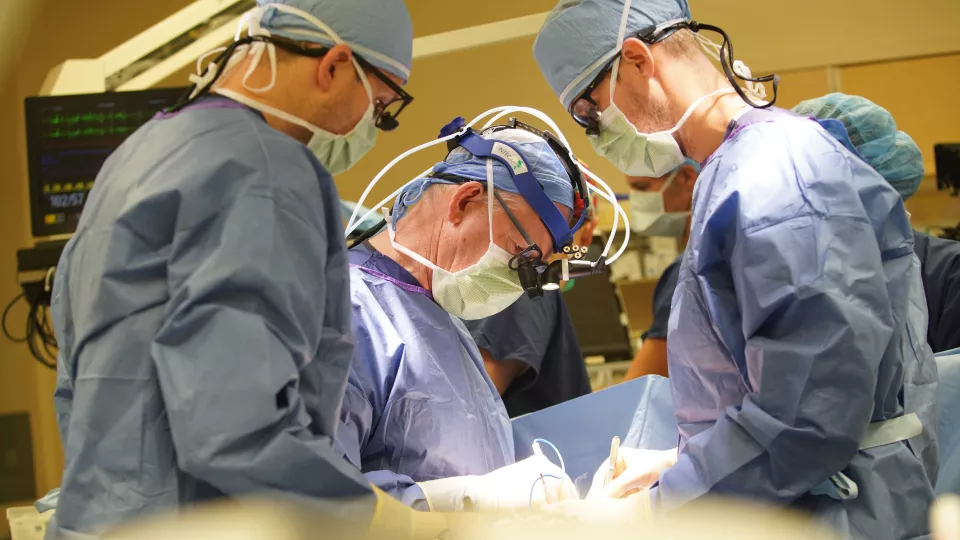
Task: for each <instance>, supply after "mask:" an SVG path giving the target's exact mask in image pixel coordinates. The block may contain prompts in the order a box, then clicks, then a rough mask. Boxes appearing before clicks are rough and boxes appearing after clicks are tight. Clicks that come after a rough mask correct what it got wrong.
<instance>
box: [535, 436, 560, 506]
mask: <svg viewBox="0 0 960 540" xmlns="http://www.w3.org/2000/svg"><path fill="white" fill-rule="evenodd" d="M539 443H544V444H546V445H547V446H549V447H550V448H553V451H554V452H555V453H556V454H557V458H559V459H560V470H561V471H563V473H564V474H566V473H567V467H566V466H565V465H564V463H563V456H562V455H560V450H557V447H556V446H554V444H553V443H552V442H550V441H548V440H546V439H534V440H533V447H534V452H535V453H537V454H539V455H540V456H541V457H543V454H541V453H540V450H539ZM544 478H556V479H557V480H560V483H561V484H562V483H563V480H564V479H563V478H561V477H559V476H557V475H555V474H541V475H540V478H537V479H536V480H535V481H534V482H533V485H531V486H530V502H529V503H528V504H529V505H530V506H533V491H534V490H535V489H537V484H539V483H542V482H543V479H544ZM544 490H546V486H545V485H544ZM543 495H544V497H546V496H547V493H546V491H544V494H543Z"/></svg>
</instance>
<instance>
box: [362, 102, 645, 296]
mask: <svg viewBox="0 0 960 540" xmlns="http://www.w3.org/2000/svg"><path fill="white" fill-rule="evenodd" d="M516 113H522V114H527V115H530V116H533V117H535V118H537V119H539V120H541V121H542V122H543V123H544V124H546V125H547V126H548V128H549V129H550V131H546V130H539V129H537V128H534V127H533V126H530V125H529V124H525V123H523V122H520V121H518V120H517V119H516V118H510V119H509V121H508V122H506V123H505V124H499V125H498V124H497V122H498V121H500V120H501V119H502V118H504V117H506V116H509V115H514V114H516ZM488 118H489V119H488ZM484 119H488V120H487V121H486V123H485V124H484V125H483V126H482V128H480V130H479V131H477V130H474V129H473V126H475V125H477V124H478V123H480V122H481V121H483V120H484ZM504 129H523V130H525V131H528V132H532V133H534V134H536V135H537V136H539V137H540V138H542V139H543V140H544V141H545V142H546V143H547V145H548V146H549V147H550V148H551V149H552V150H553V151H554V153H555V154H556V155H557V157H558V158H559V159H560V162H561V163H562V164H563V167H564V168H565V169H566V171H567V174H568V175H569V176H570V178H571V183H572V189H573V190H574V201H575V206H577V208H574V217H573V219H572V220H571V221H572V222H573V223H572V224H567V223H563V224H561V223H558V219H557V216H555V215H551V214H559V212H558V211H556V207H555V206H553V205H552V204H550V205H549V207H548V206H547V205H546V204H543V202H542V201H540V200H539V199H538V198H543V197H545V196H544V195H543V193H542V188H539V185H538V183H536V181H535V180H534V179H533V175H532V174H529V175H526V174H525V175H524V176H522V177H521V176H520V175H514V180H515V181H516V183H517V186H518V189H519V190H520V191H521V195H522V196H523V197H524V199H525V200H526V201H527V202H528V204H530V206H531V207H532V208H533V209H534V210H535V211H537V214H538V215H539V216H540V218H541V221H543V223H544V225H545V226H546V227H547V229H548V230H549V231H550V233H551V236H552V237H553V238H554V250H555V251H556V252H557V253H558V254H560V255H561V257H560V258H559V259H558V260H555V261H553V262H550V263H549V264H548V263H546V262H544V261H543V260H542V258H541V257H542V253H543V251H542V249H541V248H539V246H537V245H536V244H535V243H533V242H531V241H530V240H529V239H527V242H528V244H529V247H528V248H526V249H525V250H523V251H522V252H521V253H519V254H517V255H516V256H514V257H513V258H512V259H511V261H510V267H511V268H512V269H514V270H516V271H517V274H518V276H519V279H520V283H521V285H522V287H523V289H524V290H525V291H526V292H527V295H528V296H530V297H531V298H536V297H539V296H542V295H543V291H550V290H557V289H559V288H560V282H561V281H566V280H570V279H576V278H579V277H585V276H589V275H594V274H599V273H601V272H603V270H604V269H605V268H606V266H607V265H609V264H611V263H613V262H614V261H616V260H617V259H618V258H619V257H620V256H621V255H622V254H623V253H624V252H625V251H626V249H627V245H628V243H629V240H630V224H629V218H628V216H627V214H626V212H625V211H624V210H623V208H622V207H621V206H620V204H619V203H618V202H617V198H616V194H615V193H614V192H613V190H612V189H611V188H610V186H609V185H608V184H607V183H606V182H605V181H604V180H603V179H601V178H600V177H598V176H597V175H596V174H594V173H593V172H591V171H590V170H589V169H587V168H586V167H585V166H583V164H582V163H581V162H580V161H579V160H577V159H576V157H575V156H574V155H573V153H572V152H571V151H570V145H569V143H568V142H567V139H566V137H564V135H563V133H562V131H561V130H560V128H559V127H558V126H557V124H556V123H555V122H554V121H553V119H551V118H550V117H549V116H547V115H546V114H545V113H543V112H541V111H539V110H537V109H534V108H530V107H518V106H504V107H496V108H493V109H490V110H489V111H486V112H484V113H482V114H480V115H479V116H477V117H476V118H474V119H473V120H472V121H470V122H469V123H466V122H463V119H462V118H458V119H455V120H454V122H451V123H450V124H448V125H447V126H445V127H444V129H443V130H442V131H441V133H440V137H439V138H437V139H435V140H432V141H428V142H426V143H423V144H421V145H418V146H416V147H414V148H411V149H409V150H407V151H406V152H403V153H402V154H400V155H399V156H397V157H396V158H394V159H393V160H392V161H391V162H390V163H388V164H387V166H386V167H384V168H383V169H382V170H381V171H380V172H379V173H377V175H376V176H375V177H374V178H373V180H372V181H371V182H370V184H369V185H367V187H366V189H365V190H364V192H363V194H362V195H361V196H360V199H359V200H358V201H357V206H356V208H355V209H354V211H353V213H352V214H351V216H350V219H349V221H348V222H347V228H346V231H345V235H346V236H349V235H350V234H351V233H353V231H354V230H355V229H356V228H357V227H358V226H359V225H360V224H361V223H362V222H364V221H365V220H367V219H369V218H370V217H371V216H372V215H374V214H375V213H376V212H378V210H377V209H379V208H383V207H385V206H386V205H387V204H388V203H390V202H391V201H393V200H394V199H395V198H396V197H397V196H398V195H400V193H401V192H402V191H403V189H404V187H406V185H407V184H409V183H411V182H414V181H416V180H417V179H419V178H422V177H423V176H426V175H428V174H430V173H431V171H432V170H433V168H432V167H431V168H429V169H427V170H425V171H424V172H423V173H421V174H419V175H417V176H415V177H414V178H413V179H411V180H410V181H409V182H405V183H404V185H403V186H401V187H400V188H399V189H397V190H396V191H394V192H393V193H391V194H390V195H389V196H387V197H386V198H384V199H383V200H382V201H380V202H379V203H378V204H377V205H374V206H373V207H372V209H371V210H369V211H367V212H366V214H364V215H362V216H360V215H358V214H359V213H360V209H361V208H362V207H363V206H364V204H363V203H364V201H365V200H366V198H367V197H368V196H369V195H370V192H371V191H372V190H373V187H374V186H375V185H376V184H377V183H378V182H379V181H380V180H381V179H382V178H383V177H384V176H385V175H386V173H387V172H389V170H390V169H392V168H393V167H394V166H396V165H397V163H399V162H400V161H402V160H404V159H406V158H407V157H409V156H411V155H413V154H415V153H417V152H419V151H421V150H425V149H427V148H430V147H432V146H435V145H438V144H442V143H446V144H447V148H448V151H451V150H452V149H454V148H457V147H458V146H462V147H463V148H465V149H466V150H468V151H470V152H471V153H472V154H474V155H475V156H478V157H486V158H488V159H494V160H499V161H501V162H503V163H504V164H505V165H508V164H507V162H506V161H505V160H504V159H503V154H504V152H505V151H507V152H508V153H509V150H510V149H511V148H512V147H510V145H509V144H507V143H503V142H500V141H497V139H496V133H497V132H498V131H501V130H504ZM491 142H492V145H491ZM485 143H486V144H485ZM513 154H515V155H513V156H512V157H514V158H516V157H517V155H519V158H520V159H521V160H523V159H524V157H523V155H522V152H519V151H518V150H516V149H513ZM508 169H509V170H511V174H514V173H513V170H512V168H511V167H510V166H509V165H508ZM531 184H533V187H531ZM593 196H599V197H600V198H601V199H603V200H606V201H607V202H609V203H610V204H611V205H612V206H613V209H614V214H613V228H612V231H611V234H610V236H609V238H608V239H607V242H606V244H605V245H604V249H603V252H602V253H601V254H600V255H599V257H597V259H596V260H593V261H589V260H587V259H586V258H585V257H586V254H587V246H577V245H575V244H574V243H573V237H574V233H575V232H576V230H577V229H578V228H579V226H580V225H581V224H582V222H583V219H584V214H585V213H586V212H585V211H586V207H587V206H588V205H589V204H590V202H589V201H590V200H591V199H593V198H594V197H593ZM551 211H552V212H551ZM560 219H562V218H560ZM621 219H622V220H623V238H622V242H621V245H620V247H619V249H618V250H617V251H616V253H614V254H613V255H612V256H611V255H610V251H611V250H612V248H613V243H614V241H615V238H616V233H617V231H618V227H619V225H620V220H621ZM514 223H515V224H517V223H518V222H517V221H516V220H515V219H514ZM521 233H522V234H523V235H524V236H525V237H527V235H526V234H525V233H524V231H522V229H521Z"/></svg>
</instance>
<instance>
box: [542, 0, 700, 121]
mask: <svg viewBox="0 0 960 540" xmlns="http://www.w3.org/2000/svg"><path fill="white" fill-rule="evenodd" d="M625 8H627V9H629V11H628V12H627V22H626V31H625V33H624V39H626V38H628V37H630V36H633V35H635V34H636V33H637V32H639V31H640V30H643V29H646V28H650V27H652V26H658V25H662V24H663V23H666V22H671V21H678V20H689V19H690V7H689V6H688V5H687V0H632V1H631V0H560V2H559V3H558V4H557V6H556V7H554V8H553V10H552V11H551V12H550V13H549V14H548V15H547V20H546V22H545V23H544V24H543V28H541V29H540V33H539V34H537V40H536V41H535V42H534V43H533V56H534V58H536V60H537V65H538V66H540V71H541V72H542V73H543V76H544V77H546V79H547V82H548V83H550V88H552V89H553V92H554V93H555V94H556V95H557V97H559V98H560V102H561V103H563V106H564V108H566V109H569V108H570V103H571V102H572V101H573V100H574V98H576V97H577V96H579V95H580V94H581V93H582V92H583V91H584V90H586V88H587V85H589V84H590V82H591V81H592V80H593V79H595V78H596V76H597V75H598V74H599V73H600V70H602V69H603V66H604V65H606V63H607V61H609V60H610V59H611V58H613V57H614V55H615V54H616V53H617V52H619V50H620V47H621V45H622V43H618V42H617V37H618V36H619V31H620V20H621V17H622V15H623V13H624V9H625Z"/></svg>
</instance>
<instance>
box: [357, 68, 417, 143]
mask: <svg viewBox="0 0 960 540" xmlns="http://www.w3.org/2000/svg"><path fill="white" fill-rule="evenodd" d="M354 58H356V59H357V63H358V64H360V66H361V67H362V68H363V69H365V70H367V71H369V72H371V73H373V75H374V76H375V77H376V78H378V79H380V80H381V81H382V82H383V84H385V85H387V88H389V89H390V91H391V92H393V93H394V94H396V95H397V98H396V99H393V100H391V101H389V102H388V103H384V102H382V101H380V100H379V99H378V100H376V102H374V104H373V107H374V115H375V116H376V118H377V127H378V128H379V129H381V130H383V131H393V130H395V129H397V127H398V126H400V122H398V121H397V117H398V116H400V113H401V112H403V110H404V109H406V108H407V105H409V104H410V103H411V102H413V96H411V95H410V94H409V93H407V91H406V90H404V89H403V88H400V86H399V85H398V84H397V83H395V82H393V81H392V80H391V79H390V77H387V75H386V74H385V73H384V72H383V71H381V70H380V68H378V67H376V66H374V65H373V64H371V63H370V62H367V61H366V60H364V59H363V57H362V56H360V55H359V54H354Z"/></svg>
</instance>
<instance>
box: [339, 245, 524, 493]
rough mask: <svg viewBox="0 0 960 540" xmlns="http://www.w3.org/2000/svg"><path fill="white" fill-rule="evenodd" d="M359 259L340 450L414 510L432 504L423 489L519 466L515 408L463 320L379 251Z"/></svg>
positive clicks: (355, 258) (356, 251)
mask: <svg viewBox="0 0 960 540" xmlns="http://www.w3.org/2000/svg"><path fill="white" fill-rule="evenodd" d="M349 257H350V265H351V270H350V278H351V279H350V282H351V283H350V286H351V297H352V299H353V334H354V339H355V341H356V353H355V357H354V361H353V367H352V369H351V371H350V378H349V382H348V385H347V391H346V396H345V398H344V402H343V409H342V411H341V415H340V416H341V426H340V429H339V431H338V432H337V447H338V448H339V449H340V450H341V451H342V452H343V454H344V455H345V456H346V458H347V459H348V460H349V461H350V462H351V463H353V464H354V465H356V466H357V467H360V468H361V469H362V470H363V472H364V473H365V474H366V475H367V478H368V479H369V480H370V481H371V483H373V484H374V485H376V486H377V487H378V488H380V489H382V490H384V491H386V492H388V493H390V494H392V495H393V496H394V497H396V498H397V499H399V500H401V501H403V502H404V503H406V504H409V505H414V506H417V505H418V503H420V502H421V501H422V500H423V493H422V491H421V490H420V488H419V487H417V486H416V485H415V482H421V481H425V480H434V479H437V478H447V477H451V476H463V475H482V474H486V473H489V472H491V471H493V470H495V469H499V468H500V467H504V466H506V465H510V464H512V463H513V462H514V459H515V456H514V451H513V431H512V429H511V426H510V421H509V419H508V418H507V411H506V409H504V407H503V402H502V401H501V400H500V396H499V395H497V391H496V388H495V387H494V386H493V382H492V381H491V380H490V377H489V376H488V375H487V372H486V370H485V369H484V366H483V360H482V359H481V357H480V350H479V349H478V348H477V346H476V344H475V343H474V341H473V338H471V337H470V333H469V332H468V331H467V329H466V327H464V325H463V322H462V321H461V320H460V319H458V318H456V317H454V316H452V315H450V314H449V313H447V312H446V311H444V310H443V309H442V308H441V307H440V306H438V305H437V304H436V303H435V302H434V301H433V300H432V299H430V298H429V297H428V296H427V295H426V294H423V293H421V292H415V291H414V290H413V289H414V288H416V287H419V285H420V284H419V283H417V281H416V280H415V279H414V277H413V276H412V275H410V273H409V272H407V271H406V270H405V269H404V268H402V267H401V266H400V265H398V264H397V263H396V262H394V261H393V260H392V259H390V258H388V257H386V256H384V255H383V254H381V253H380V252H377V251H374V250H372V249H371V248H370V247H369V244H363V245H360V246H357V247H355V248H353V249H351V250H350V253H349ZM385 278H386V279H385Z"/></svg>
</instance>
